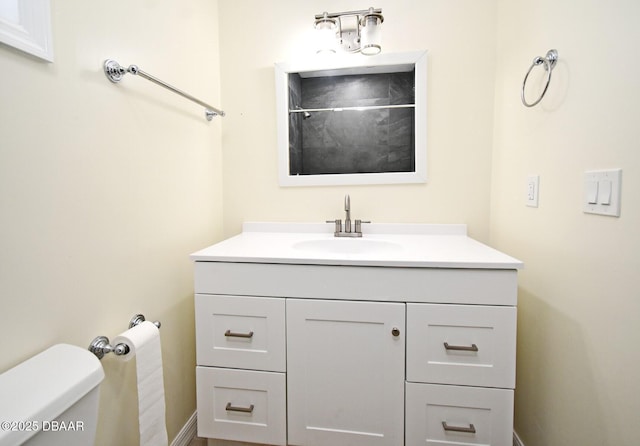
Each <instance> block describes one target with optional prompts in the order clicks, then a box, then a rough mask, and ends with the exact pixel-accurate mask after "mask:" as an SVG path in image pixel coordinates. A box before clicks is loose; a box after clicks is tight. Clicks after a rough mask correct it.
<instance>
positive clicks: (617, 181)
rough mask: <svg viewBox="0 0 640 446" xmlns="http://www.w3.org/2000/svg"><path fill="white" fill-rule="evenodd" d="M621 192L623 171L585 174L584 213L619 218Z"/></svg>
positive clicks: (597, 171)
mask: <svg viewBox="0 0 640 446" xmlns="http://www.w3.org/2000/svg"><path fill="white" fill-rule="evenodd" d="M621 190H622V169H611V170H592V171H589V172H585V173H584V194H583V197H582V209H583V211H584V212H585V213H588V214H600V215H607V216H610V217H619V216H620V194H621Z"/></svg>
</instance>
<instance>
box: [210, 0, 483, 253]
mask: <svg viewBox="0 0 640 446" xmlns="http://www.w3.org/2000/svg"><path fill="white" fill-rule="evenodd" d="M375 6H376V7H381V8H383V11H384V17H385V21H384V25H383V26H384V31H383V46H384V48H383V51H385V52H400V51H412V50H424V49H426V50H428V51H429V54H428V88H427V95H428V99H427V114H428V123H421V124H420V125H426V126H427V132H428V136H427V144H428V147H427V151H428V153H427V158H428V168H427V169H428V172H427V174H428V176H429V181H428V182H427V183H426V184H419V185H383V186H348V187H347V186H332V187H295V188H282V187H280V186H279V185H278V169H277V148H276V119H275V116H274V112H275V81H274V69H273V67H274V62H281V61H287V60H292V59H295V58H298V57H304V56H309V55H314V53H315V49H314V48H313V46H311V45H310V42H312V38H313V36H312V33H313V17H314V15H315V14H318V13H322V12H323V11H325V10H327V11H345V10H354V9H362V8H363V7H367V5H363V4H362V3H361V2H358V1H336V0H329V1H305V2H300V1H297V0H278V1H275V0H270V1H262V2H256V1H251V0H237V1H223V2H220V16H221V17H223V18H224V20H222V21H221V23H220V33H221V34H220V42H221V48H220V55H221V64H220V65H221V79H222V85H223V89H222V100H223V102H224V104H225V106H226V107H227V109H228V112H229V114H228V116H227V117H226V118H225V120H224V126H223V151H224V166H225V171H224V208H225V209H224V210H225V233H226V234H227V235H232V234H236V233H238V232H239V231H240V225H241V223H242V222H243V221H248V220H249V221H256V220H267V221H270V220H275V221H324V220H327V219H331V218H338V217H341V216H342V212H343V208H342V206H343V197H344V194H345V193H349V194H351V204H352V210H353V217H354V218H363V219H367V220H373V221H376V222H430V223H448V222H457V223H467V224H468V225H469V232H470V233H471V234H472V235H473V236H475V237H477V238H479V239H481V240H485V241H486V240H487V239H488V234H489V193H490V168H491V144H492V132H493V84H494V77H495V27H496V9H495V1H493V0H491V1H481V2H478V1H477V0H462V1H457V2H450V1H441V0H439V1H430V2H416V1H409V0H401V1H397V0H395V1H391V0H383V1H379V2H378V3H376V4H375ZM239 24H242V28H241V29H242V31H240V27H239ZM354 57H362V56H359V55H356V56H354Z"/></svg>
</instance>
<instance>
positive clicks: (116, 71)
mask: <svg viewBox="0 0 640 446" xmlns="http://www.w3.org/2000/svg"><path fill="white" fill-rule="evenodd" d="M104 74H105V75H106V76H107V79H109V80H110V81H111V82H113V83H114V84H117V83H118V82H120V81H121V80H122V78H123V77H124V75H125V74H127V70H126V69H125V68H124V67H123V66H122V65H120V64H119V63H118V62H116V61H115V60H111V59H107V60H105V61H104Z"/></svg>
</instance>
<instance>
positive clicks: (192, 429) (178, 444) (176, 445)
mask: <svg viewBox="0 0 640 446" xmlns="http://www.w3.org/2000/svg"><path fill="white" fill-rule="evenodd" d="M197 431H198V413H197V412H194V413H193V415H191V416H190V417H189V419H188V420H187V422H186V423H185V425H184V426H182V429H180V432H178V435H176V438H174V439H173V441H172V442H171V446H189V443H190V442H191V440H193V438H194V437H195V436H196V433H197Z"/></svg>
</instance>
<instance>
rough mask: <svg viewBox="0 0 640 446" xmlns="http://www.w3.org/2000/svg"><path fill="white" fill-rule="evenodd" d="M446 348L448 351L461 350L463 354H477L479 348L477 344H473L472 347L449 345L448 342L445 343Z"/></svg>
mask: <svg viewBox="0 0 640 446" xmlns="http://www.w3.org/2000/svg"><path fill="white" fill-rule="evenodd" d="M444 348H445V349H446V350H459V351H463V352H477V351H478V346H477V345H476V344H471V346H466V345H449V343H448V342H445V343H444Z"/></svg>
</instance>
